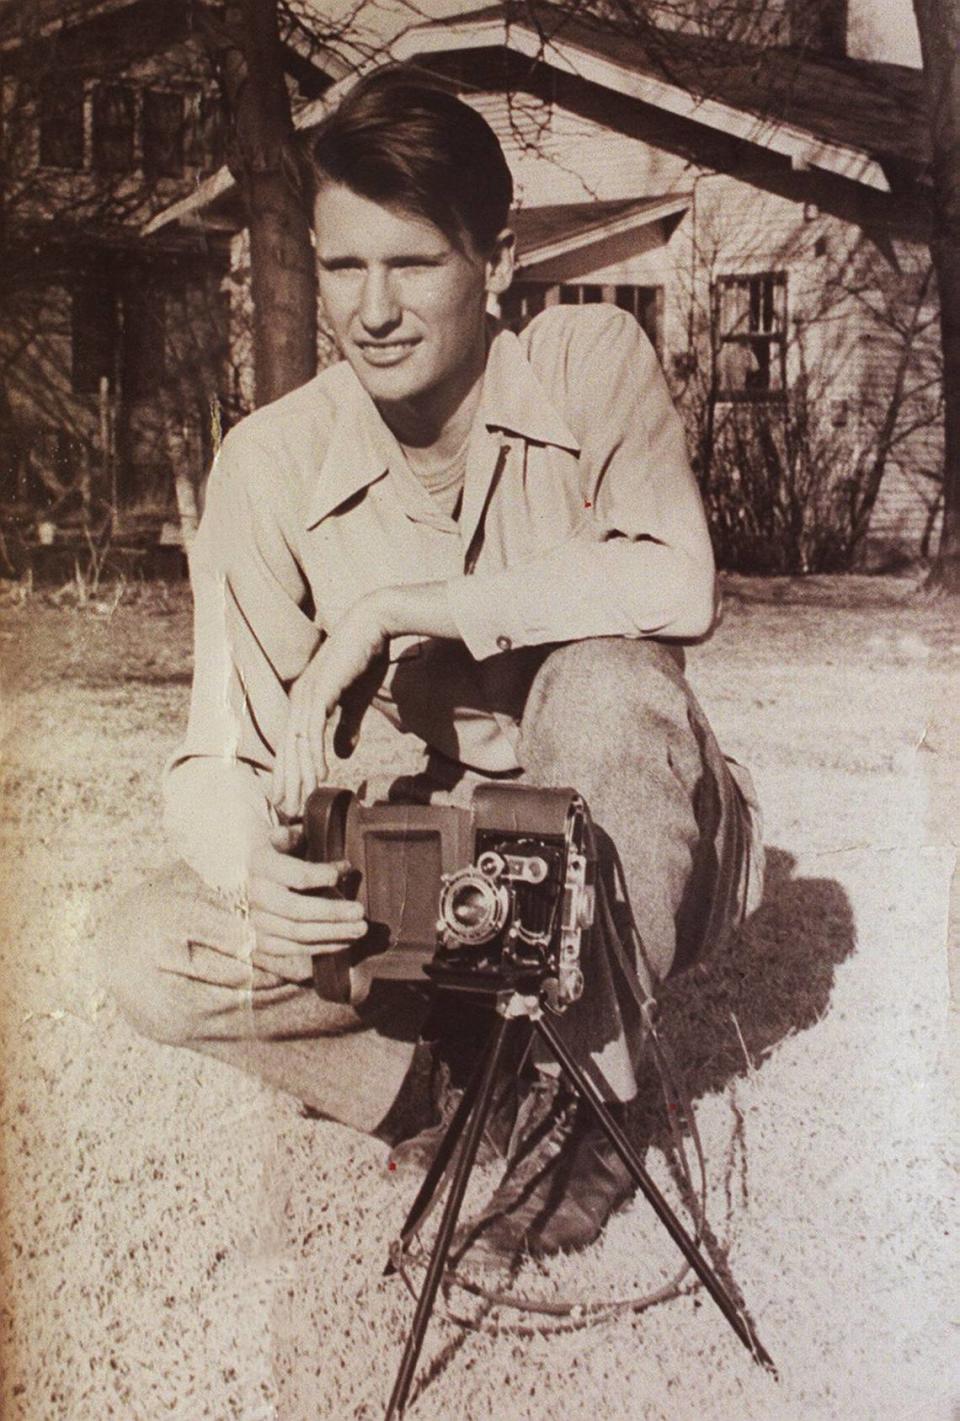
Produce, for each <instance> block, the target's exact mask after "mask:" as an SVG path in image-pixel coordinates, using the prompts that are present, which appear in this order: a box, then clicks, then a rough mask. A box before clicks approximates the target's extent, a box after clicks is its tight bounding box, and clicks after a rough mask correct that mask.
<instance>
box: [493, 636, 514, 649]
mask: <svg viewBox="0 0 960 1421" xmlns="http://www.w3.org/2000/svg"><path fill="white" fill-rule="evenodd" d="M497 646H498V647H499V648H500V650H501V651H511V650H512V649H513V642H512V641H511V640H510V638H509V637H508V636H498V637H497Z"/></svg>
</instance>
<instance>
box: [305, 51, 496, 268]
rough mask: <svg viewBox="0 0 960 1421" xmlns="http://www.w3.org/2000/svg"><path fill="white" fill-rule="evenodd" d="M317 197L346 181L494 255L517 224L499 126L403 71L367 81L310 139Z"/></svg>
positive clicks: (311, 180)
mask: <svg viewBox="0 0 960 1421" xmlns="http://www.w3.org/2000/svg"><path fill="white" fill-rule="evenodd" d="M304 157H305V159H306V164H305V166H306V176H307V184H308V189H309V190H310V194H311V196H315V195H316V193H317V192H318V191H319V189H320V188H321V187H322V186H323V184H324V183H325V182H332V183H342V184H343V185H344V186H345V187H348V188H350V190H351V191H352V192H355V193H357V194H359V196H361V197H366V198H368V199H369V200H370V201H371V202H377V203H380V204H382V205H383V206H388V207H394V206H395V207H397V208H399V209H401V210H402V211H404V212H409V213H411V214H413V215H414V216H417V217H423V218H425V219H426V220H427V221H428V222H431V223H433V225H434V226H435V227H438V228H439V229H440V231H441V232H443V233H444V235H445V236H446V237H447V238H448V240H449V241H451V242H452V243H453V244H454V245H455V246H458V247H459V246H460V245H461V244H462V241H463V234H464V233H466V234H467V235H468V236H469V237H470V238H471V240H472V242H473V245H474V247H475V248H476V250H477V251H479V252H482V253H484V255H486V254H487V253H489V252H490V251H491V250H492V249H493V245H494V243H495V241H496V238H497V236H498V234H499V233H500V232H501V231H502V230H503V228H504V227H505V226H506V224H507V217H508V214H509V211H510V203H511V201H512V199H513V179H512V178H511V176H510V169H509V168H508V167H507V162H506V159H505V158H504V156H503V150H502V148H501V147H500V144H499V142H498V141H497V137H496V134H495V133H494V132H493V129H492V128H491V127H490V125H489V124H488V123H487V122H486V121H485V120H484V119H482V118H481V117H480V115H479V114H478V113H477V112H476V111H475V110H474V109H472V108H470V107H469V105H467V104H465V103H463V102H462V101H461V100H460V99H458V98H456V97H455V96H454V95H453V94H451V93H448V92H446V91H445V90H443V89H439V88H434V87H432V86H430V85H427V84H424V83H422V82H420V81H418V80H416V79H415V78H414V77H413V76H412V75H411V74H410V72H409V71H407V70H404V69H402V68H400V67H391V68H389V69H381V70H378V71H377V72H376V73H374V74H372V75H370V76H368V77H367V78H365V79H361V80H360V81H359V82H358V83H357V84H356V85H355V86H354V87H353V88H352V89H351V90H350V92H349V93H348V94H347V95H346V97H345V98H344V99H343V101H342V102H341V103H340V105H339V106H338V107H337V108H336V109H335V110H334V111H333V112H332V113H331V114H328V116H327V117H326V118H325V119H324V120H323V122H322V123H321V124H320V127H319V128H318V129H316V130H315V131H314V132H313V133H312V134H311V135H310V137H309V139H308V140H307V143H306V146H305V150H304Z"/></svg>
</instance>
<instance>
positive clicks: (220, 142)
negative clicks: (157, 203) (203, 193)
mask: <svg viewBox="0 0 960 1421" xmlns="http://www.w3.org/2000/svg"><path fill="white" fill-rule="evenodd" d="M225 130H226V119H225V116H224V108H223V102H222V100H221V99H220V97H219V95H215V94H199V95H198V96H197V99H196V102H195V104H191V106H190V113H189V117H188V120H187V130H186V138H185V149H184V152H185V158H186V161H187V162H188V163H189V164H190V166H191V167H193V168H200V169H201V171H203V172H215V171H216V170H217V168H219V167H220V165H221V163H222V162H223V155H224V148H225V142H224V135H225Z"/></svg>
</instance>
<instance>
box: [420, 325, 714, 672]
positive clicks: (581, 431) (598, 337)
mask: <svg viewBox="0 0 960 1421" xmlns="http://www.w3.org/2000/svg"><path fill="white" fill-rule="evenodd" d="M588 311H589V317H588V319H586V320H583V321H571V322H570V324H569V326H568V328H567V329H568V331H569V337H568V341H567V343H566V345H565V346H564V347H563V348H561V349H560V350H559V351H557V352H556V353H552V354H551V360H550V362H549V364H548V368H547V370H546V372H545V375H546V385H547V388H548V389H551V390H552V391H553V392H554V394H555V398H556V400H557V404H558V407H559V408H560V409H561V410H562V411H563V414H564V417H565V418H566V419H567V421H568V422H569V424H570V427H571V430H572V431H573V432H574V433H575V434H576V435H577V438H578V439H579V441H580V453H579V470H580V488H579V490H578V496H579V498H580V500H581V501H582V509H580V510H579V511H578V517H577V518H575V520H574V529H573V532H572V534H571V536H570V537H569V538H568V539H567V540H566V541H565V542H563V543H561V544H560V545H559V546H557V547H556V548H553V549H551V550H550V551H548V552H546V553H541V554H539V555H537V556H535V557H532V558H530V559H528V560H526V561H521V562H515V563H513V564H512V565H511V566H509V567H506V568H504V569H502V570H500V571H495V572H484V573H481V574H473V575H470V576H464V577H460V578H455V579H453V580H452V581H451V582H450V583H448V586H447V593H448V598H449V603H450V607H451V611H452V614H453V617H454V620H455V621H456V623H457V626H458V628H459V630H460V633H461V635H462V637H463V640H464V641H465V642H466V644H467V646H468V647H469V649H470V651H471V652H472V654H473V655H474V657H476V658H477V659H481V658H483V657H486V656H490V655H493V654H494V653H495V652H496V651H497V650H503V649H504V648H505V647H508V646H513V647H519V646H529V645H537V644H540V643H544V642H551V641H578V640H583V639H585V638H587V637H595V636H623V637H654V636H657V637H669V638H679V639H685V640H688V639H694V638H698V637H702V636H704V635H706V634H707V633H708V632H709V631H710V629H711V627H712V625H713V622H714V616H715V583H716V578H715V568H714V561H713V552H712V548H711V545H710V537H709V533H708V531H707V524H706V518H705V515H704V511H703V504H702V502H701V498H700V493H699V490H698V488H697V484H696V480H695V478H694V476H693V472H692V470H691V468H690V463H689V460H688V458H687V452H686V444H685V438H684V432H683V426H682V424H681V421H680V418H679V416H678V414H677V412H676V410H675V409H674V406H673V403H672V401H671V399H670V394H669V391H668V389H667V384H666V381H665V379H664V377H663V373H662V371H661V369H660V366H659V363H658V361H657V358H656V356H655V354H654V351H653V348H652V347H651V345H650V342H649V341H648V340H647V337H646V336H645V335H644V333H643V331H642V330H641V328H640V326H639V325H638V324H637V322H636V321H635V320H634V319H633V318H632V317H631V316H629V315H628V314H627V313H625V312H622V311H619V310H617V309H616V308H615V307H604V308H603V309H602V310H601V308H600V307H598V306H594V307H592V308H585V309H584V311H583V315H584V316H587V312H588ZM531 354H532V358H533V359H534V360H535V358H536V354H537V352H536V347H535V346H534V347H533V349H532V352H531ZM552 496H554V497H557V496H561V494H560V493H559V491H557V490H553V491H552ZM566 496H569V495H568V494H567V495H566Z"/></svg>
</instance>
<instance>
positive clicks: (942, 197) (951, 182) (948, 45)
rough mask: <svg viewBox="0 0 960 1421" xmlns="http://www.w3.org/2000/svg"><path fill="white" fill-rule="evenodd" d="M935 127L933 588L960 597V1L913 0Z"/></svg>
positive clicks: (931, 116)
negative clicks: (940, 455)
mask: <svg viewBox="0 0 960 1421" xmlns="http://www.w3.org/2000/svg"><path fill="white" fill-rule="evenodd" d="M913 7H914V11H915V13H916V17H917V28H918V30H919V32H920V48H921V52H922V55H923V76H924V88H925V92H926V101H927V110H928V120H929V124H930V135H931V147H932V165H931V177H932V183H933V233H932V236H931V241H930V251H931V255H932V257H933V265H934V269H935V271H936V273H937V288H938V291H939V295H940V330H941V337H942V341H943V385H944V411H945V420H944V425H945V431H944V433H945V448H944V469H943V531H942V533H941V536H940V547H939V551H938V553H937V556H936V559H935V560H934V564H933V568H932V570H931V573H930V579H929V580H930V583H931V584H933V585H934V586H938V587H942V588H944V589H946V590H947V591H950V592H953V593H957V594H960V0H913Z"/></svg>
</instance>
